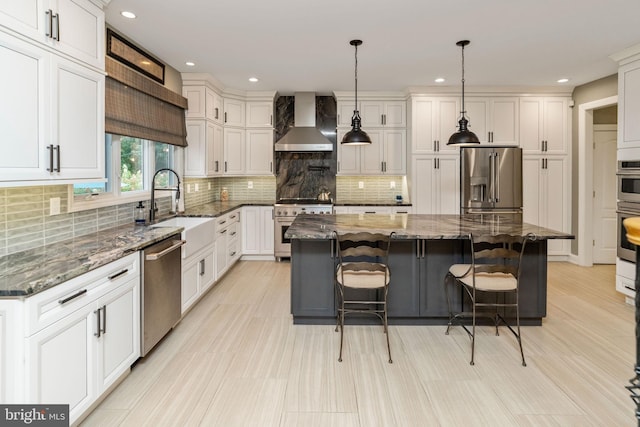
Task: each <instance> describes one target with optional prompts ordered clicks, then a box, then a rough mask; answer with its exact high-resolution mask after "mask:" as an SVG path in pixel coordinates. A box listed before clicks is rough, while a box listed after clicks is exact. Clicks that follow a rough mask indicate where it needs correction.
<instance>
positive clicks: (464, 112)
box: [462, 44, 467, 117]
mask: <svg viewBox="0 0 640 427" xmlns="http://www.w3.org/2000/svg"><path fill="white" fill-rule="evenodd" d="M466 114H467V111H466V110H465V108H464V44H463V45H462V117H464V116H465V115H466Z"/></svg>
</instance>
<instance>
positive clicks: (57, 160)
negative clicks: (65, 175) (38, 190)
mask: <svg viewBox="0 0 640 427" xmlns="http://www.w3.org/2000/svg"><path fill="white" fill-rule="evenodd" d="M53 149H54V150H56V164H57V166H56V172H60V145H56V146H55V147H53Z"/></svg>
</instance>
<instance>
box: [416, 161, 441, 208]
mask: <svg viewBox="0 0 640 427" xmlns="http://www.w3.org/2000/svg"><path fill="white" fill-rule="evenodd" d="M435 162H436V160H435V159H434V158H433V157H418V158H414V159H413V177H412V181H413V195H412V197H411V200H412V201H413V206H414V209H415V212H414V213H416V214H432V213H434V206H433V199H434V196H433V194H434V192H435V188H434V185H435V183H434V174H435V172H434V169H435Z"/></svg>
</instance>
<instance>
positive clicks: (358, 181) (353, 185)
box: [336, 175, 409, 203]
mask: <svg viewBox="0 0 640 427" xmlns="http://www.w3.org/2000/svg"><path fill="white" fill-rule="evenodd" d="M392 185H393V186H395V188H391V187H392ZM361 186H362V188H360V187H361ZM398 194H399V195H401V196H402V198H403V199H404V201H406V202H408V201H409V190H408V188H407V178H406V177H405V176H392V175H385V176H338V177H337V180H336V202H338V203H340V202H343V203H345V202H349V203H352V202H359V201H362V202H372V201H379V202H381V203H382V202H389V203H391V202H395V200H396V195H398Z"/></svg>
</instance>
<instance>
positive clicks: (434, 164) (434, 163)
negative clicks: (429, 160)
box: [433, 159, 438, 169]
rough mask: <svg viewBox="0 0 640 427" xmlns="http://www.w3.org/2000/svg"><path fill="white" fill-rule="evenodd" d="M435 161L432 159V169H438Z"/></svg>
mask: <svg viewBox="0 0 640 427" xmlns="http://www.w3.org/2000/svg"><path fill="white" fill-rule="evenodd" d="M436 163H437V162H436V159H433V168H434V169H438V167H437V166H436Z"/></svg>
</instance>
